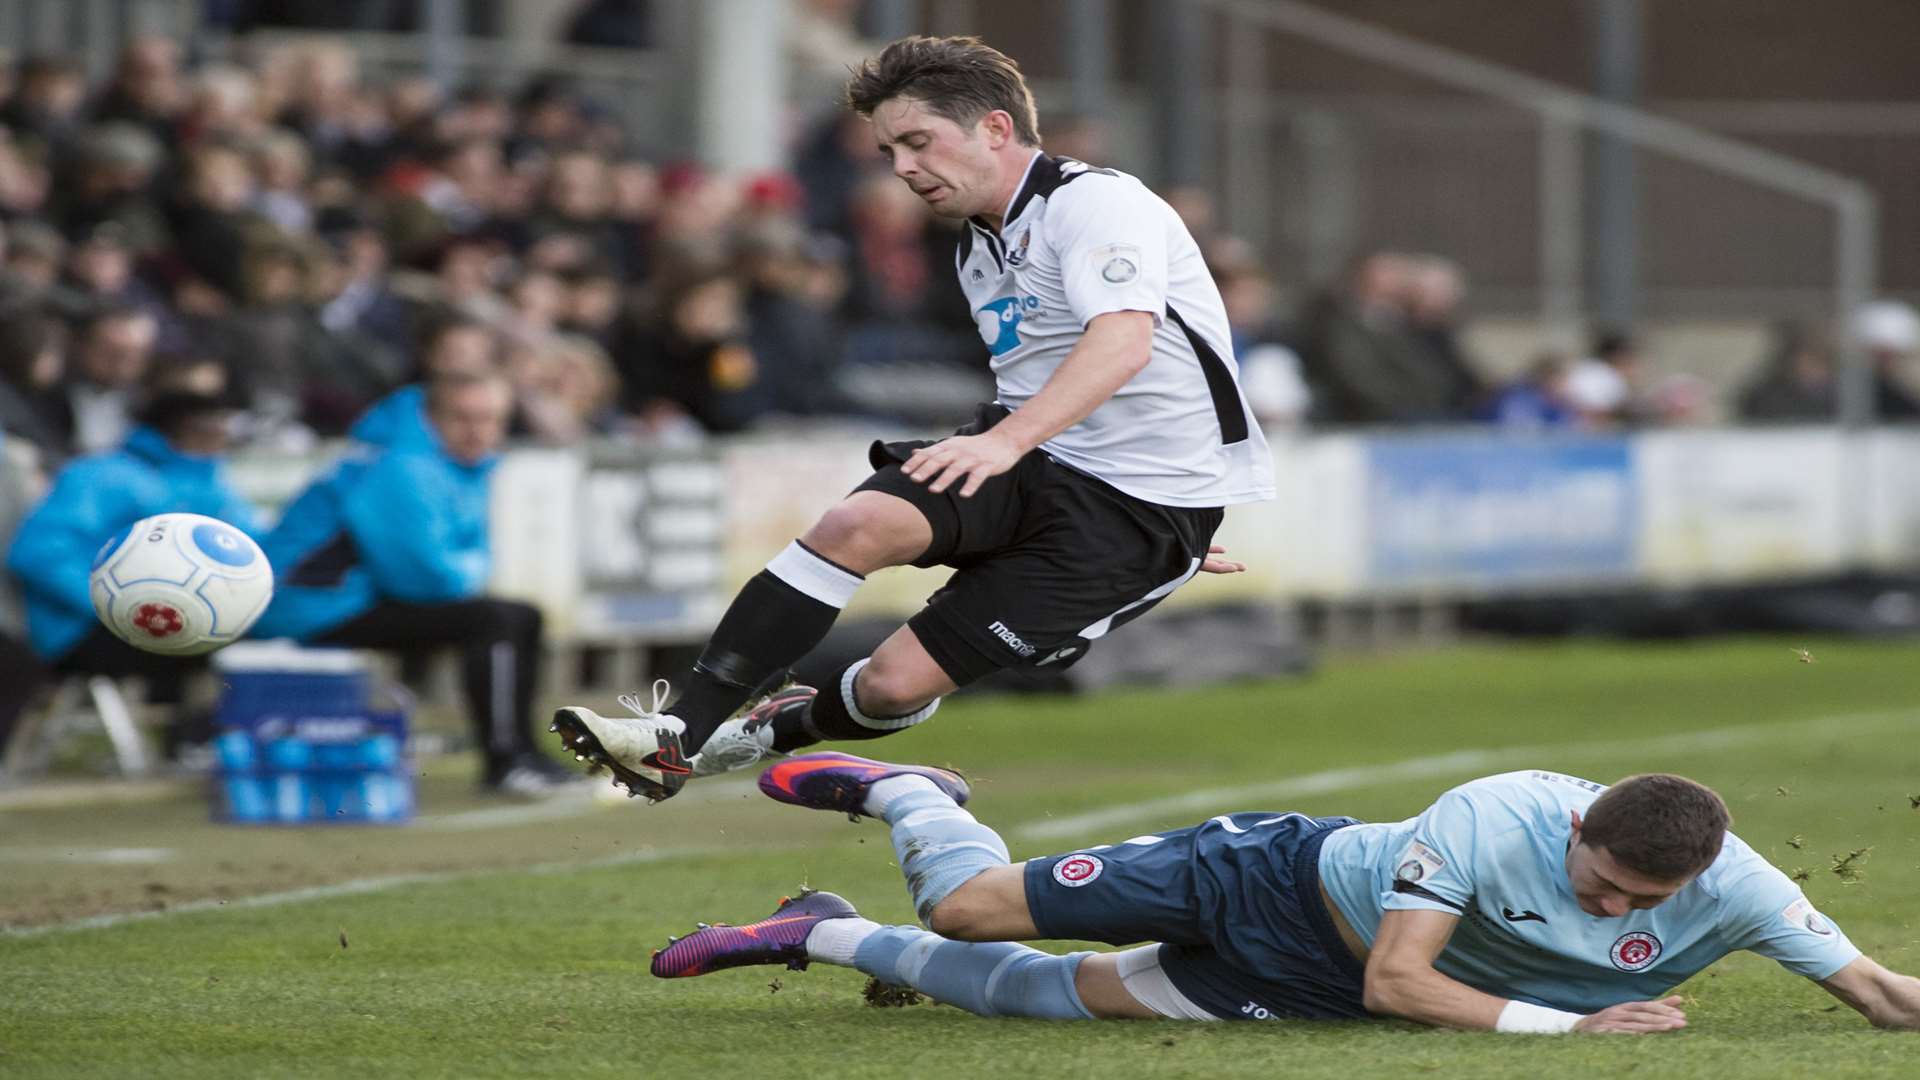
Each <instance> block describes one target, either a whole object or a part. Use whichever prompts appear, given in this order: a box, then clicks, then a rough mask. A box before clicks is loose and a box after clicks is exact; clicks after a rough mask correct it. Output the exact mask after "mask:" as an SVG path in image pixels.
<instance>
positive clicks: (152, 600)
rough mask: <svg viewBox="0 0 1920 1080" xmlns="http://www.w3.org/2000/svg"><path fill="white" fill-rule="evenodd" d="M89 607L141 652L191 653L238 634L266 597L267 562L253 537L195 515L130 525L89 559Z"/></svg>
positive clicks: (270, 571) (269, 596) (270, 586)
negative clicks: (90, 582)
mask: <svg viewBox="0 0 1920 1080" xmlns="http://www.w3.org/2000/svg"><path fill="white" fill-rule="evenodd" d="M92 593H93V610H94V613H95V614H97V615H99V616H100V621H101V622H102V623H105V624H106V627H107V629H109V630H111V631H113V633H114V636H115V637H118V638H119V639H120V640H122V641H124V642H126V643H127V644H129V645H132V646H134V647H135V648H138V649H144V650H146V651H147V652H153V653H165V654H168V655H173V656H192V655H195V654H197V653H205V652H212V651H213V650H215V649H217V648H219V647H221V646H222V645H228V644H231V643H233V642H235V641H238V640H239V639H240V637H241V636H242V635H243V634H245V633H246V632H247V629H248V628H249V627H251V626H252V625H253V624H254V621H255V620H256V619H258V618H260V613H261V612H263V611H265V610H267V601H269V600H271V599H273V567H271V566H269V565H268V564H267V556H266V553H265V552H263V551H261V550H260V545H259V544H256V543H254V542H253V538H252V537H250V536H248V535H247V534H246V533H244V532H241V531H240V530H239V529H236V528H234V527H233V526H231V525H229V524H227V523H226V522H224V521H218V520H215V519H213V518H210V517H204V516H202V515H200V514H156V515H154V516H153V517H150V518H147V519H145V520H143V521H138V522H135V523H134V524H132V525H129V526H128V527H127V528H126V529H125V530H124V531H123V532H121V533H120V534H119V535H117V536H115V537H114V538H113V539H111V540H109V541H107V542H106V544H105V546H103V547H101V549H100V553H99V554H98V555H96V556H94V560H93V578H92Z"/></svg>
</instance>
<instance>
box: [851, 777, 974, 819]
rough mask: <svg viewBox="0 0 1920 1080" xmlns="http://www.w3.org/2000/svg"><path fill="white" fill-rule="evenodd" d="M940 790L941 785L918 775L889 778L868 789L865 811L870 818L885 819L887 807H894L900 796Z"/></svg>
mask: <svg viewBox="0 0 1920 1080" xmlns="http://www.w3.org/2000/svg"><path fill="white" fill-rule="evenodd" d="M939 790H940V785H939V784H936V783H934V782H933V781H931V780H929V779H927V778H926V777H924V776H921V775H919V774H917V773H908V774H906V775H905V776H889V777H887V778H886V779H885V780H881V781H879V782H878V783H876V784H874V785H873V786H872V787H870V788H868V789H867V801H866V804H865V806H864V809H865V810H866V812H867V814H868V816H869V817H877V818H883V819H884V818H885V817H886V816H887V807H889V806H891V805H893V801H894V800H895V799H898V798H899V797H900V796H902V795H906V794H909V793H911V792H915V791H939ZM943 794H944V793H943ZM963 813H964V811H963Z"/></svg>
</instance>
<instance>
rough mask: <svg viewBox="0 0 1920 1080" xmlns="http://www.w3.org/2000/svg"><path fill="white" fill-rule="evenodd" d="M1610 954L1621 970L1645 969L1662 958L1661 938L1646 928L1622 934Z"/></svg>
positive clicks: (1615, 965)
mask: <svg viewBox="0 0 1920 1080" xmlns="http://www.w3.org/2000/svg"><path fill="white" fill-rule="evenodd" d="M1608 956H1609V958H1611V959H1612V960H1613V966H1614V967H1617V968H1619V969H1620V970H1621V971H1645V970H1646V969H1647V968H1649V967H1651V966H1652V965H1653V962H1654V961H1655V960H1658V959H1660V939H1659V938H1657V937H1654V936H1653V935H1652V934H1649V933H1647V932H1646V931H1644V930H1634V931H1631V932H1629V933H1625V934H1621V935H1620V938H1619V940H1617V941H1615V942H1614V943H1613V949H1612V951H1611V952H1610V953H1609V954H1608Z"/></svg>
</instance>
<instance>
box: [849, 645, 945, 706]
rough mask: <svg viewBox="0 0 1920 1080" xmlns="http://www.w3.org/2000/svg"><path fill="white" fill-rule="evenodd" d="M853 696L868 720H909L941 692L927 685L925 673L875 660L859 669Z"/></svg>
mask: <svg viewBox="0 0 1920 1080" xmlns="http://www.w3.org/2000/svg"><path fill="white" fill-rule="evenodd" d="M854 693H855V695H856V696H857V697H858V699H859V704H860V711H861V712H863V713H865V714H867V715H868V716H906V715H907V714H908V713H913V712H918V711H919V710H921V709H922V708H925V707H926V706H927V704H928V703H929V702H931V701H933V699H934V698H937V697H939V696H940V688H939V687H938V686H930V685H928V684H927V681H926V678H925V677H924V675H923V674H922V673H920V672H917V671H914V670H912V669H911V668H909V667H906V666H903V665H899V664H889V663H887V662H886V661H885V660H883V659H882V658H880V657H878V656H876V657H875V658H874V659H873V660H871V661H869V662H868V663H867V666H866V667H864V668H861V669H860V678H859V681H858V682H857V683H856V684H855V688H854Z"/></svg>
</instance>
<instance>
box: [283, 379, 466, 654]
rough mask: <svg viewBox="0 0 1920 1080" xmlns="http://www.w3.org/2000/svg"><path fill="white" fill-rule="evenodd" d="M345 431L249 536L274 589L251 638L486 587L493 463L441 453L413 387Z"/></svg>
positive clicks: (316, 631)
mask: <svg viewBox="0 0 1920 1080" xmlns="http://www.w3.org/2000/svg"><path fill="white" fill-rule="evenodd" d="M353 433H354V435H355V437H357V438H361V439H362V443H363V445H361V446H358V447H356V448H355V449H354V450H353V451H351V452H349V453H348V455H347V456H346V457H344V458H342V459H341V460H340V461H338V462H336V463H335V464H334V465H333V467H332V468H330V469H328V470H327V471H326V472H325V473H323V474H322V475H321V476H320V478H319V479H317V480H315V481H314V482H313V483H312V484H310V485H308V487H307V489H306V490H305V491H302V492H301V493H300V495H299V496H298V497H297V498H295V499H294V500H293V502H292V503H291V504H289V505H288V506H287V509H286V513H285V514H283V515H282V516H281V518H280V523H279V524H278V525H276V526H275V527H274V529H273V531H272V532H271V533H269V534H267V537H266V539H265V540H263V541H261V545H260V546H261V547H262V548H264V549H265V550H266V553H267V559H268V561H270V562H271V563H272V564H273V573H274V581H275V589H274V596H273V603H272V605H271V606H269V607H268V608H267V611H266V614H264V615H262V616H261V617H260V622H259V624H258V625H256V626H255V627H254V631H253V633H254V636H256V637H291V638H298V639H300V640H302V641H306V640H310V639H312V638H314V637H317V636H319V635H321V634H324V633H326V632H327V631H329V630H332V629H333V628H335V627H337V626H339V625H341V624H342V623H345V622H347V621H348V620H350V619H353V618H355V617H356V616H358V615H360V614H362V613H364V612H366V611H367V610H368V609H370V608H372V607H373V606H374V605H376V604H378V603H380V602H381V601H383V600H399V601H404V602H408V603H422V604H424V603H439V602H444V601H449V600H465V599H468V598H471V597H474V596H478V595H480V594H481V593H482V592H483V591H484V590H485V588H486V583H487V573H488V568H489V563H490V557H489V555H490V553H489V548H488V543H487V481H488V477H489V476H490V475H491V474H492V472H493V465H494V460H493V459H491V458H489V459H487V460H485V461H482V462H480V463H479V464H476V465H463V464H461V463H460V462H458V461H456V460H454V459H453V458H452V457H451V456H450V455H448V454H447V452H446V450H445V449H444V448H443V447H442V445H441V443H440V438H439V436H438V434H437V433H435V432H434V430H433V428H432V427H431V426H429V425H428V424H427V422H426V418H425V414H424V412H423V411H422V401H421V400H420V392H419V390H418V388H414V387H409V388H403V389H401V390H399V391H396V392H395V393H393V394H390V395H388V396H387V397H386V398H385V399H383V400H382V401H380V402H378V403H376V404H375V405H374V406H373V407H372V408H371V409H369V410H368V412H367V415H366V416H364V417H362V418H361V420H360V422H359V423H358V424H356V425H355V427H354V432H353ZM367 436H371V438H370V439H369V438H368V437H367ZM376 443H378V445H376Z"/></svg>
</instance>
